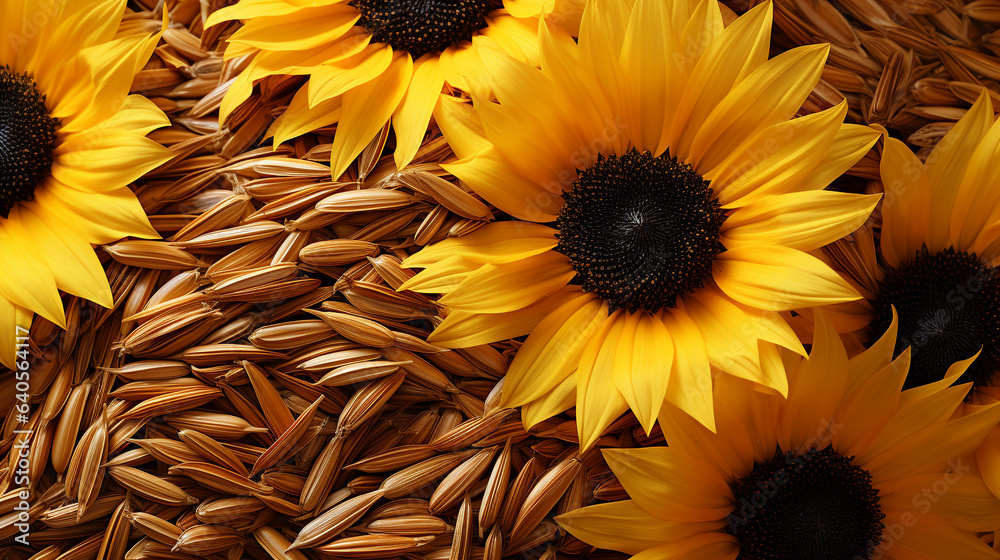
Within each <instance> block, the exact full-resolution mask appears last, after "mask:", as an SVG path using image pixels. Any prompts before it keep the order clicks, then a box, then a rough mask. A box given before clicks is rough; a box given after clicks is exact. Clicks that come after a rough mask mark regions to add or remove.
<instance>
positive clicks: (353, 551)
mask: <svg viewBox="0 0 1000 560" xmlns="http://www.w3.org/2000/svg"><path fill="white" fill-rule="evenodd" d="M433 540H434V537H397V536H393V535H362V536H359V537H347V538H344V539H340V540H337V541H334V542H332V543H329V544H325V545H323V546H319V547H316V550H318V551H319V552H321V553H323V554H329V555H333V556H340V557H346V558H390V557H400V556H402V555H404V554H407V553H409V552H412V551H414V550H416V549H418V548H420V547H421V546H423V545H425V544H427V543H429V542H431V541H433Z"/></svg>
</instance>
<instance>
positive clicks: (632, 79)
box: [621, 0, 683, 152]
mask: <svg viewBox="0 0 1000 560" xmlns="http://www.w3.org/2000/svg"><path fill="white" fill-rule="evenodd" d="M667 6H668V4H667V3H666V2H662V1H660V0H636V3H635V6H634V7H633V8H632V13H631V17H630V19H629V22H628V27H627V28H626V30H625V39H624V42H623V43H622V53H621V65H622V70H623V77H624V78H625V84H624V85H625V91H626V92H628V95H629V101H628V105H627V106H626V107H627V109H628V110H627V111H626V113H625V115H626V117H627V118H628V125H629V136H630V138H631V140H632V142H633V144H634V145H635V147H636V148H638V149H639V151H647V150H648V151H650V152H655V150H656V149H657V147H658V146H659V145H660V140H661V138H662V137H663V126H664V122H665V114H666V113H669V112H671V111H670V110H671V109H672V108H673V107H675V106H676V104H677V101H678V98H679V97H680V92H681V87H682V86H683V83H680V82H679V80H677V77H676V76H674V75H673V70H674V68H675V67H674V65H673V64H672V61H671V60H670V55H671V54H673V51H674V50H675V48H674V42H675V41H676V37H675V36H674V34H673V33H672V29H670V21H669V16H668V14H667Z"/></svg>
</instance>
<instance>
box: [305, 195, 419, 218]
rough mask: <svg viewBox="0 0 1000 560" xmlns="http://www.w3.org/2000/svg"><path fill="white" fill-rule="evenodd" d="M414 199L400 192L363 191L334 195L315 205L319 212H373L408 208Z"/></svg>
mask: <svg viewBox="0 0 1000 560" xmlns="http://www.w3.org/2000/svg"><path fill="white" fill-rule="evenodd" d="M415 201H416V199H415V198H413V197H412V196H410V195H408V194H406V193H404V192H401V191H391V190H385V189H364V190H356V191H342V192H338V193H334V194H332V195H330V196H328V197H326V198H324V199H323V200H321V201H319V202H318V203H316V209H317V210H319V211H320V212H342V213H354V212H374V211H377V210H391V209H394V208H402V207H404V206H409V205H410V204H412V203H413V202H415Z"/></svg>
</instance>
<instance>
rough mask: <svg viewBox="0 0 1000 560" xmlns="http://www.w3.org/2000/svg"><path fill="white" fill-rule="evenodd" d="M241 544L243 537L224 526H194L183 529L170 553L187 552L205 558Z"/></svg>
mask: <svg viewBox="0 0 1000 560" xmlns="http://www.w3.org/2000/svg"><path fill="white" fill-rule="evenodd" d="M242 544H243V535H240V534H239V533H237V532H236V531H234V530H233V529H232V528H231V527H227V526H226V525H196V526H194V527H191V528H190V529H185V530H184V532H183V533H181V535H180V536H179V537H177V542H176V543H175V544H174V546H173V548H171V549H170V550H171V551H177V550H179V551H181V552H188V553H190V554H197V555H198V556H205V555H208V554H212V553H213V552H222V551H223V550H228V549H230V548H233V547H235V546H240V545H242Z"/></svg>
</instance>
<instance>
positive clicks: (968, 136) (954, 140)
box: [924, 88, 994, 253]
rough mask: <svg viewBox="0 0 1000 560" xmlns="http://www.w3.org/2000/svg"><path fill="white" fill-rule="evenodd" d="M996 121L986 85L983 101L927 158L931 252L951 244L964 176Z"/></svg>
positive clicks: (958, 123)
mask: <svg viewBox="0 0 1000 560" xmlns="http://www.w3.org/2000/svg"><path fill="white" fill-rule="evenodd" d="M993 121H994V115H993V104H992V103H991V102H990V96H989V92H988V90H986V89H985V88H983V91H982V93H980V95H979V100H978V101H976V103H974V104H973V105H972V108H971V109H969V111H968V112H967V113H965V116H963V117H962V118H961V119H959V121H958V122H957V123H956V124H955V126H954V127H952V129H951V130H949V131H948V134H946V135H945V136H944V138H942V139H941V141H940V142H938V143H937V145H936V146H934V150H933V151H932V152H931V154H930V155H929V156H928V157H927V164H926V166H927V173H928V175H927V180H928V181H929V182H930V184H931V185H933V186H934V192H933V196H932V198H931V213H930V223H929V224H927V228H926V231H925V232H924V235H925V236H926V242H927V249H928V250H930V252H931V253H937V252H938V251H942V250H944V249H946V248H948V247H949V246H950V245H951V236H950V229H951V223H952V220H953V219H952V215H951V210H952V208H953V207H954V205H955V200H956V198H957V197H958V189H959V187H960V185H961V184H962V177H963V176H964V175H965V173H966V169H967V168H968V166H969V163H970V159H971V158H972V155H973V153H974V152H975V150H976V148H977V147H978V146H979V144H980V142H981V141H982V140H983V137H984V136H986V134H987V133H988V132H989V130H990V127H992V126H993ZM980 203H981V202H977V204H980Z"/></svg>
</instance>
